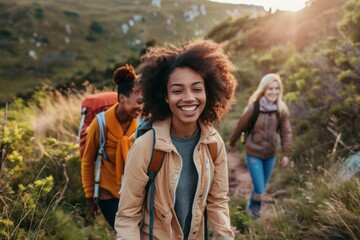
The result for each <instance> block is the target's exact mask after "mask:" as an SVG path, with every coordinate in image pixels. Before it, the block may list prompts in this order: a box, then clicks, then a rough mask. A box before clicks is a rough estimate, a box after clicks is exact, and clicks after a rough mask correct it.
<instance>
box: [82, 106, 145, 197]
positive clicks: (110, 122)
mask: <svg viewBox="0 0 360 240" xmlns="http://www.w3.org/2000/svg"><path fill="white" fill-rule="evenodd" d="M117 106H118V104H115V105H114V106H112V107H111V108H109V109H108V110H107V111H106V112H105V119H106V131H107V132H106V146H105V148H106V151H107V154H108V156H109V158H110V161H107V160H105V159H104V158H102V162H101V172H100V187H101V188H104V189H106V190H108V191H109V192H111V194H112V195H113V196H114V197H116V198H120V195H119V190H120V187H121V177H122V174H123V167H124V164H125V159H126V155H127V153H128V151H129V149H130V146H131V143H132V140H131V137H130V136H131V135H133V133H134V132H135V131H136V128H137V126H138V121H137V119H136V118H134V119H133V120H132V121H131V123H130V126H129V129H128V130H127V132H126V133H125V134H124V132H123V129H122V127H121V125H120V123H119V121H118V120H117V118H116V113H115V110H116V107H117ZM98 147H99V127H98V121H97V119H96V118H94V119H93V121H92V122H91V124H90V126H89V128H88V130H87V137H86V145H85V151H84V155H83V157H82V159H81V177H82V186H83V188H84V192H85V197H86V198H90V197H93V195H94V168H95V159H96V156H97V150H98Z"/></svg>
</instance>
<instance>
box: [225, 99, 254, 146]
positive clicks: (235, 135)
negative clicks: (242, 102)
mask: <svg viewBox="0 0 360 240" xmlns="http://www.w3.org/2000/svg"><path fill="white" fill-rule="evenodd" d="M253 112H254V104H252V105H250V106H249V107H247V108H246V109H245V111H244V113H243V115H242V116H241V117H240V119H239V121H238V123H237V125H236V127H235V128H234V130H233V131H232V133H231V135H230V139H229V140H230V143H229V144H230V146H235V143H236V141H237V140H238V139H239V137H240V135H241V133H242V132H243V131H245V129H246V127H247V125H248V124H249V122H250V119H251V116H252V114H253Z"/></svg>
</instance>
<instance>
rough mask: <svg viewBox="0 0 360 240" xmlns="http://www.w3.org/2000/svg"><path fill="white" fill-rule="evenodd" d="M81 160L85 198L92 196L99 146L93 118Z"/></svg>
mask: <svg viewBox="0 0 360 240" xmlns="http://www.w3.org/2000/svg"><path fill="white" fill-rule="evenodd" d="M85 144H86V145H85V150H84V154H83V157H82V159H81V181H82V186H83V189H84V192H85V197H86V198H91V197H93V195H94V168H95V158H96V156H97V149H98V146H99V129H98V123H97V119H96V118H94V119H93V121H92V122H91V124H90V126H89V128H88V129H87V136H86V143H85Z"/></svg>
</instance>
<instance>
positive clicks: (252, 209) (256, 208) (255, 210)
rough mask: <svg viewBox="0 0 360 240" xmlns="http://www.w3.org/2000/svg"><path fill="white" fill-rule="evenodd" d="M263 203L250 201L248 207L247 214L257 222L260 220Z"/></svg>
mask: <svg viewBox="0 0 360 240" xmlns="http://www.w3.org/2000/svg"><path fill="white" fill-rule="evenodd" d="M260 208H261V201H255V200H250V201H249V202H248V204H247V205H246V208H245V212H246V213H247V214H248V215H249V216H251V217H252V218H254V219H255V220H256V221H259V220H260Z"/></svg>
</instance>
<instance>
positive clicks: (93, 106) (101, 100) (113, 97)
mask: <svg viewBox="0 0 360 240" xmlns="http://www.w3.org/2000/svg"><path fill="white" fill-rule="evenodd" d="M115 103H117V93H116V92H102V93H95V94H91V95H89V96H87V97H86V98H85V99H84V100H83V101H82V104H81V114H82V117H81V121H80V127H79V132H78V142H79V144H80V158H82V156H83V154H84V150H85V142H86V135H87V128H88V127H89V125H90V123H91V121H92V120H93V119H94V118H95V116H96V114H98V113H100V112H103V111H106V110H107V109H108V108H110V107H111V106H113V105H114V104H115Z"/></svg>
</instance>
